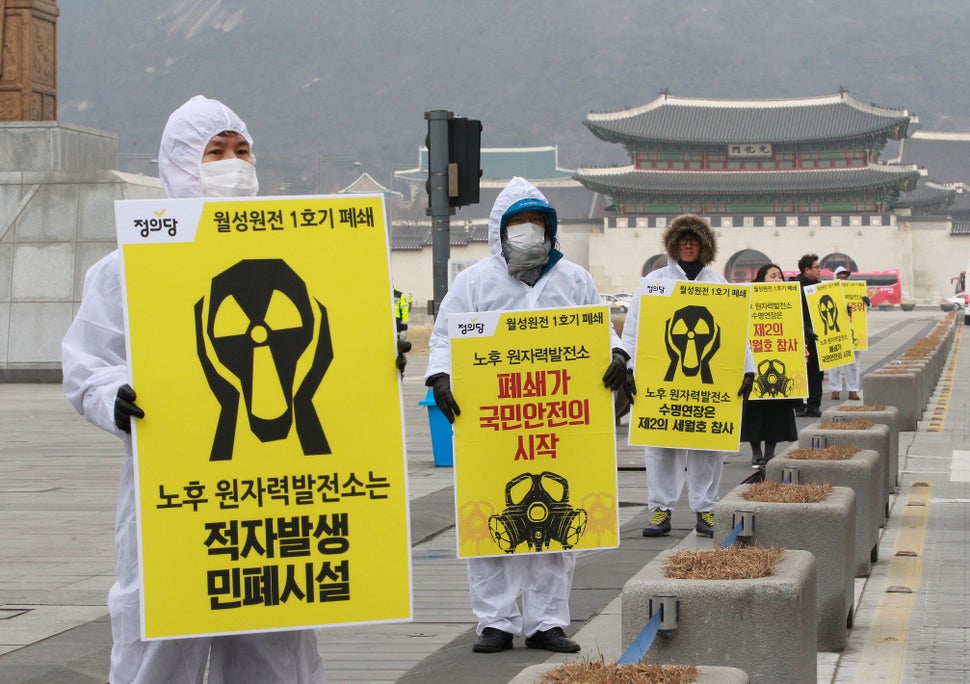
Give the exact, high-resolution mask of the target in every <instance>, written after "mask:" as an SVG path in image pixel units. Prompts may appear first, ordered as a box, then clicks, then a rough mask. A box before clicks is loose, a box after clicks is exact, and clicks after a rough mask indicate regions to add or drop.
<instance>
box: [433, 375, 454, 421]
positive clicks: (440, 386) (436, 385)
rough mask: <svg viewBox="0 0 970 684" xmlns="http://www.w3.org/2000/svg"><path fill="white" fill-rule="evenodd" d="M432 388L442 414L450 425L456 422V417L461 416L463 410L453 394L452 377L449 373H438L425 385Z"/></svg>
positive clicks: (435, 401)
mask: <svg viewBox="0 0 970 684" xmlns="http://www.w3.org/2000/svg"><path fill="white" fill-rule="evenodd" d="M424 384H425V385H427V386H428V387H430V388H431V392H432V393H433V394H434V403H435V404H437V405H438V408H439V409H441V412H442V413H443V414H445V418H447V419H448V422H449V423H454V422H455V416H460V415H461V409H460V408H458V403H457V402H456V401H455V397H454V395H452V393H451V376H450V375H448V374H447V373H437V374H435V375H432V376H431V377H430V378H428V380H427V382H425V383H424Z"/></svg>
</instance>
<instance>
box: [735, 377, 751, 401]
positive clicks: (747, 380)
mask: <svg viewBox="0 0 970 684" xmlns="http://www.w3.org/2000/svg"><path fill="white" fill-rule="evenodd" d="M752 387H754V373H745V374H744V379H743V380H741V389H739V390H738V396H739V397H744V398H745V399H747V398H748V395H749V394H751V388H752Z"/></svg>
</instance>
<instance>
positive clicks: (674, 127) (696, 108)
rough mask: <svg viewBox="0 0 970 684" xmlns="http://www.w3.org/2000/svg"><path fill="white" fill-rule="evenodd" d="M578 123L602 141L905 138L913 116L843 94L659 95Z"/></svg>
mask: <svg viewBox="0 0 970 684" xmlns="http://www.w3.org/2000/svg"><path fill="white" fill-rule="evenodd" d="M583 123H584V124H585V125H586V126H587V127H588V128H589V129H590V130H591V131H592V132H593V133H594V134H595V135H596V136H597V137H598V138H601V139H603V140H606V141H607V142H620V143H628V144H636V143H648V142H654V143H658V142H659V143H680V144H688V143H689V144H724V145H728V144H733V143H771V144H780V143H804V142H818V141H825V140H846V139H853V138H864V137H868V136H873V135H886V136H887V137H898V136H905V135H906V131H907V128H908V127H909V126H910V124H913V125H915V124H916V123H917V118H916V116H915V115H913V114H910V113H909V112H908V111H906V110H905V109H887V108H883V107H878V106H876V105H865V104H862V103H861V102H859V101H857V100H855V99H853V98H851V97H849V95H848V94H847V93H841V94H835V95H826V96H821V97H807V98H793V99H786V100H713V99H700V98H687V97H674V96H671V95H661V96H660V97H658V98H657V99H656V100H654V101H653V102H650V103H648V104H646V105H643V106H641V107H634V108H632V109H625V110H621V111H617V112H609V113H602V114H598V113H592V114H589V115H588V116H587V117H586V120H585V121H583Z"/></svg>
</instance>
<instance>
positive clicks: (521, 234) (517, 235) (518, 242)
mask: <svg viewBox="0 0 970 684" xmlns="http://www.w3.org/2000/svg"><path fill="white" fill-rule="evenodd" d="M505 232H506V234H507V235H508V243H509V246H510V247H514V248H516V249H520V250H524V249H528V248H529V247H536V246H538V245H541V244H542V243H543V242H545V241H546V230H545V228H543V227H542V226H538V225H536V224H535V223H517V224H515V225H514V226H507V227H506V229H505Z"/></svg>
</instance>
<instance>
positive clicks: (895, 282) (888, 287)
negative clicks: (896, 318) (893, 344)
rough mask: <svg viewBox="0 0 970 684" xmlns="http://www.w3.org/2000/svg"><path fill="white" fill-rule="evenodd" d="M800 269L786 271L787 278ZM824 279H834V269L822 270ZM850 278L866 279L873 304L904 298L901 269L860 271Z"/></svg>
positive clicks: (868, 293)
mask: <svg viewBox="0 0 970 684" xmlns="http://www.w3.org/2000/svg"><path fill="white" fill-rule="evenodd" d="M797 275H798V271H785V278H787V279H788V280H792V279H793V278H795V276H797ZM821 277H822V280H823V281H825V280H832V278H833V275H832V271H830V270H828V269H823V270H822V276H821ZM849 280H864V281H866V290H867V295H868V296H869V301H870V303H871V305H872V306H879V305H880V304H889V305H895V304H899V303H900V302H901V301H902V300H903V288H902V285H900V283H899V269H898V268H891V269H889V270H886V271H859V272H857V273H853V274H852V275H850V276H849Z"/></svg>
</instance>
